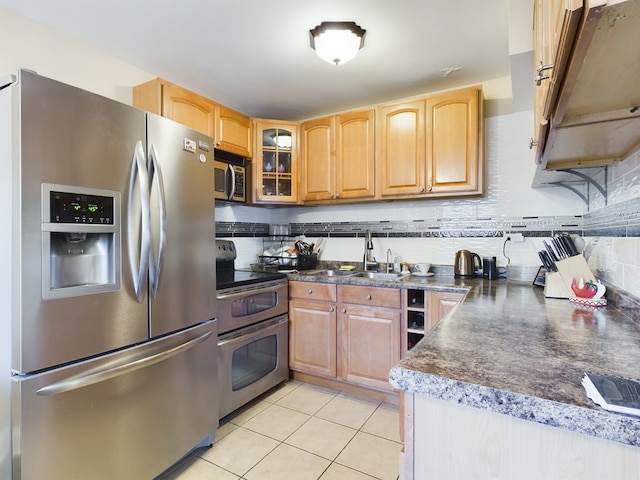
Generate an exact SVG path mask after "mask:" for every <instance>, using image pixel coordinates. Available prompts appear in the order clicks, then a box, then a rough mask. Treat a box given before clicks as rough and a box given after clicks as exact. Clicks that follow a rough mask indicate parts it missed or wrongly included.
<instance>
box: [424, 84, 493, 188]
mask: <svg viewBox="0 0 640 480" xmlns="http://www.w3.org/2000/svg"><path fill="white" fill-rule="evenodd" d="M427 115H428V116H427V155H426V162H427V193H430V194H438V193H443V194H446V193H465V194H475V193H482V186H483V175H482V163H483V162H482V132H481V130H480V129H481V128H482V122H481V121H479V119H481V118H482V90H481V89H480V88H467V89H465V90H458V91H455V92H448V93H444V94H442V95H436V96H433V97H429V98H427Z"/></svg>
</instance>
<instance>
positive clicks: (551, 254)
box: [542, 240, 558, 262]
mask: <svg viewBox="0 0 640 480" xmlns="http://www.w3.org/2000/svg"><path fill="white" fill-rule="evenodd" d="M542 243H543V244H544V248H546V249H547V252H548V253H549V256H550V257H551V259H552V260H553V261H554V262H557V261H558V257H557V256H556V253H555V252H554V251H553V248H552V247H551V245H549V244H548V243H547V242H546V241H545V240H543V241H542Z"/></svg>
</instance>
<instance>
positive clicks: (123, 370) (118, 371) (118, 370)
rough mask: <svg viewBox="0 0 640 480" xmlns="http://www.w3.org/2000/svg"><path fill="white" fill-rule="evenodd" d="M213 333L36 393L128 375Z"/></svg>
mask: <svg viewBox="0 0 640 480" xmlns="http://www.w3.org/2000/svg"><path fill="white" fill-rule="evenodd" d="M212 333H213V331H208V332H206V333H203V334H202V335H200V336H199V337H195V338H192V339H190V340H187V341H185V342H183V343H181V344H179V345H175V346H170V347H169V348H166V347H165V348H164V349H162V350H160V351H154V350H157V347H156V348H155V349H153V350H152V351H151V354H150V353H149V351H146V350H145V351H144V352H142V354H137V355H136V356H135V358H133V359H130V358H127V359H126V360H125V363H122V364H120V365H116V366H113V364H108V366H107V367H106V368H104V369H102V370H98V371H94V370H89V371H88V372H85V373H81V374H79V375H74V376H73V377H70V378H66V379H64V380H61V381H59V382H56V383H52V384H51V385H47V386H46V387H42V388H40V389H38V390H36V393H37V394H38V395H41V396H50V395H57V394H59V393H64V392H69V391H72V390H77V389H79V388H84V387H88V386H89V385H94V384H96V383H100V382H104V381H106V380H110V379H112V378H115V377H119V376H122V375H126V374H128V373H131V372H134V371H136V370H139V369H141V368H145V367H149V366H151V365H154V364H156V363H159V362H162V361H164V360H167V359H169V358H171V357H173V356H174V355H178V354H179V353H182V352H186V351H187V350H190V349H191V348H193V347H195V346H196V345H197V344H199V343H200V342H202V341H204V340H205V339H206V338H208V337H209V336H210V335H211V334H212Z"/></svg>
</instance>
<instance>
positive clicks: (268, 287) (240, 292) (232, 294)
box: [216, 282, 287, 300]
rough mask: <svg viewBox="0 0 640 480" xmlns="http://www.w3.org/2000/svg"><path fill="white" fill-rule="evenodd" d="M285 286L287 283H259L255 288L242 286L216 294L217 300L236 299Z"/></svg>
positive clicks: (274, 290)
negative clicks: (241, 287)
mask: <svg viewBox="0 0 640 480" xmlns="http://www.w3.org/2000/svg"><path fill="white" fill-rule="evenodd" d="M283 287H284V288H285V289H286V288H287V284H286V282H285V283H280V284H278V285H266V286H265V284H264V283H261V284H259V287H256V288H255V289H249V288H243V289H242V290H237V291H233V292H230V293H218V294H217V295H216V299H217V300H237V299H239V298H246V297H247V295H250V294H252V293H269V292H277V291H278V290H280V289H282V288H283Z"/></svg>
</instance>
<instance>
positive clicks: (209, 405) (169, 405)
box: [12, 320, 218, 480]
mask: <svg viewBox="0 0 640 480" xmlns="http://www.w3.org/2000/svg"><path fill="white" fill-rule="evenodd" d="M216 327H217V326H216V321H215V320H214V321H210V322H207V323H204V324H201V325H198V326H196V327H192V328H190V329H188V330H184V331H181V332H178V333H176V334H173V335H170V336H167V337H163V338H160V339H157V340H154V341H152V342H148V343H145V344H143V345H139V346H137V347H133V348H129V349H126V350H124V351H120V352H117V353H113V354H110V355H106V356H102V357H98V358H95V359H92V360H88V361H84V362H81V363H78V364H73V365H69V366H66V367H63V368H59V369H56V370H53V371H49V372H46V373H43V374H38V375H31V376H27V377H21V378H20V377H15V378H14V381H13V382H12V396H13V401H14V403H13V405H14V406H15V407H14V410H13V422H14V429H13V431H14V452H13V457H14V462H13V468H14V480H32V479H33V480H35V479H38V480H41V479H43V478H46V479H48V480H58V479H60V480H63V479H64V480H68V479H70V478H97V479H102V478H104V479H114V478H122V479H124V478H136V479H138V478H139V479H151V478H153V477H155V476H156V475H158V474H159V473H161V472H162V471H163V470H165V469H166V468H168V467H169V466H170V465H172V464H173V463H174V462H175V461H177V460H178V459H180V458H181V457H182V456H184V455H185V454H186V453H188V452H189V451H190V450H191V449H193V448H194V447H195V446H196V445H197V444H198V443H199V442H201V441H202V440H203V439H204V438H205V437H207V436H209V435H211V434H212V433H215V430H216V429H217V426H218V399H217V377H218V373H217V371H218V370H217V345H216V343H217V342H216V341H217V328H216Z"/></svg>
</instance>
